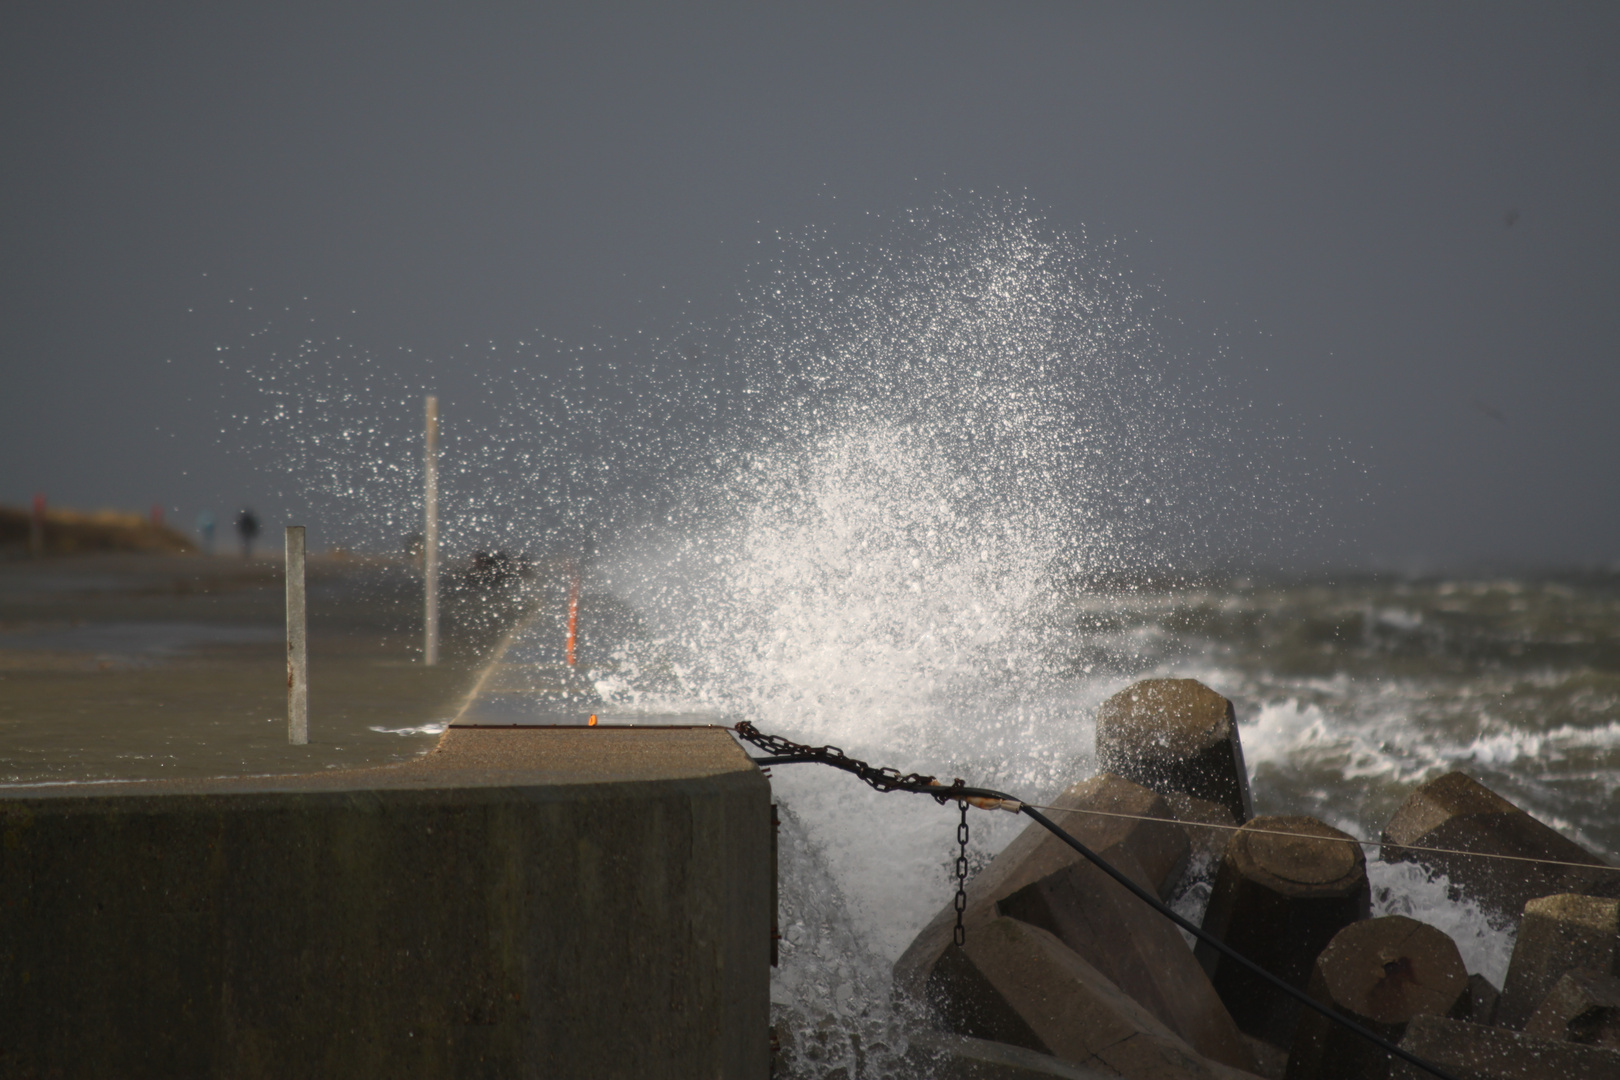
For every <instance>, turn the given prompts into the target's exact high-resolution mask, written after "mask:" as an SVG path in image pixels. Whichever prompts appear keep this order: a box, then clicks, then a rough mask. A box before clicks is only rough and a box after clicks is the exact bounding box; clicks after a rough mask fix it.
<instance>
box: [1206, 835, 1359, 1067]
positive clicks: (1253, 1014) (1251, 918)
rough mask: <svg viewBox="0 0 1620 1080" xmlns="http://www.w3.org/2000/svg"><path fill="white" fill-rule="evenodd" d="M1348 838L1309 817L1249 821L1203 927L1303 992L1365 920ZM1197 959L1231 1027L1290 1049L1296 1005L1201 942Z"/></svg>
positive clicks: (1224, 863) (1220, 876)
mask: <svg viewBox="0 0 1620 1080" xmlns="http://www.w3.org/2000/svg"><path fill="white" fill-rule="evenodd" d="M1277 833H1291V834H1298V835H1291V836H1279V835H1276V834H1277ZM1349 840H1350V837H1348V836H1346V835H1345V834H1344V833H1342V832H1340V831H1339V830H1337V829H1334V828H1330V827H1329V826H1327V825H1324V824H1323V823H1322V822H1320V821H1317V820H1316V819H1315V818H1308V817H1257V818H1253V819H1252V820H1250V821H1249V822H1247V823H1246V824H1245V825H1244V826H1243V828H1241V829H1239V830H1238V831H1237V832H1236V833H1234V834H1233V836H1232V840H1231V843H1230V844H1229V845H1228V846H1227V849H1226V856H1225V858H1223V859H1222V860H1221V868H1220V870H1219V871H1218V872H1217V873H1216V876H1215V887H1214V889H1213V891H1212V892H1211V894H1210V899H1209V907H1208V909H1207V910H1206V911H1205V914H1204V929H1205V930H1207V931H1209V932H1210V933H1211V934H1213V935H1214V936H1216V937H1218V938H1219V939H1220V940H1222V941H1224V942H1225V943H1226V944H1228V945H1230V946H1231V947H1232V948H1234V949H1236V950H1237V951H1238V952H1240V953H1242V954H1243V955H1244V956H1247V957H1248V958H1249V959H1251V960H1253V961H1254V962H1255V963H1257V964H1259V965H1260V966H1261V967H1263V968H1265V969H1266V970H1267V971H1269V972H1271V973H1272V974H1273V975H1275V976H1277V977H1278V978H1280V979H1283V980H1285V981H1287V982H1289V983H1290V984H1292V985H1294V986H1297V987H1299V988H1300V989H1302V990H1303V989H1304V988H1305V986H1306V982H1307V980H1308V978H1309V976H1310V971H1311V965H1312V963H1313V962H1314V961H1315V960H1316V957H1317V955H1318V954H1319V953H1321V951H1322V950H1323V949H1325V948H1326V947H1327V945H1328V942H1329V941H1331V940H1332V939H1333V935H1335V934H1337V933H1338V932H1339V931H1340V930H1342V929H1344V928H1345V927H1346V926H1348V925H1349V924H1351V923H1353V922H1356V921H1357V920H1359V919H1364V918H1366V917H1367V912H1368V908H1369V905H1370V899H1371V894H1370V892H1369V889H1368V886H1367V860H1366V856H1364V855H1363V854H1362V852H1361V848H1360V846H1359V845H1357V844H1355V843H1353V842H1347V841H1349ZM1196 954H1197V956H1198V960H1199V962H1200V963H1202V964H1203V966H1204V970H1205V971H1206V972H1208V973H1209V976H1210V981H1211V982H1212V983H1213V984H1214V985H1215V991H1216V993H1218V994H1220V996H1221V1000H1222V1001H1224V1002H1225V1003H1226V1007H1227V1010H1228V1011H1229V1012H1230V1013H1231V1014H1232V1019H1234V1020H1236V1021H1237V1025H1238V1027H1240V1028H1242V1029H1243V1030H1244V1031H1246V1032H1248V1033H1249V1034H1250V1035H1254V1036H1257V1037H1259V1038H1262V1039H1264V1040H1266V1041H1267V1042H1269V1043H1271V1044H1272V1045H1274V1046H1278V1047H1286V1046H1288V1045H1289V1044H1290V1043H1291V1042H1292V1040H1293V1035H1294V1025H1295V1022H1296V1021H1297V1019H1298V1015H1299V1010H1300V1008H1301V1006H1300V1005H1299V1004H1298V1003H1297V1002H1295V1001H1294V1000H1293V999H1292V998H1290V997H1288V996H1286V995H1284V994H1282V993H1281V992H1279V991H1277V990H1275V989H1274V988H1272V987H1271V986H1270V985H1268V984H1267V983H1266V982H1264V981H1263V980H1261V979H1260V978H1259V977H1257V976H1255V975H1253V974H1251V973H1250V972H1249V971H1247V970H1246V969H1244V968H1242V967H1239V966H1238V965H1237V964H1236V963H1234V962H1232V961H1231V960H1228V959H1227V958H1226V957H1225V956H1223V955H1222V954H1221V953H1219V952H1217V951H1216V950H1215V949H1213V948H1211V947H1210V946H1208V945H1206V944H1204V943H1203V942H1200V943H1199V945H1198V948H1197V950H1196Z"/></svg>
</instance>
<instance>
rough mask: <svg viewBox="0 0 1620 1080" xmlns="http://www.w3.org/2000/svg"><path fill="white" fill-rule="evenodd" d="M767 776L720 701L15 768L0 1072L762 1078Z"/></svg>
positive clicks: (0, 954) (6, 855)
mask: <svg viewBox="0 0 1620 1080" xmlns="http://www.w3.org/2000/svg"><path fill="white" fill-rule="evenodd" d="M769 803H770V792H769V785H768V783H767V781H766V780H765V778H764V777H763V775H762V774H761V773H760V771H759V770H758V769H757V768H755V767H754V765H753V764H752V762H750V761H749V760H748V758H747V755H746V754H745V753H744V752H743V751H742V750H741V749H740V748H739V747H738V746H737V744H736V743H735V742H734V741H733V740H732V738H731V737H730V735H729V734H728V733H727V732H725V731H724V730H722V729H718V728H688V729H674V728H595V729H589V728H587V729H581V728H571V729H534V728H529V729H515V730H512V729H508V730H498V731H497V730H463V729H453V730H451V731H450V732H448V733H447V734H446V735H445V737H444V739H443V741H442V742H441V744H440V745H439V747H438V749H436V750H435V751H434V752H433V753H431V754H429V755H427V756H426V757H423V758H420V759H418V760H416V761H412V762H407V763H404V764H400V765H392V766H385V767H380V768H374V769H365V770H354V771H347V772H339V771H330V772H324V773H316V774H305V775H301V776H280V777H240V778H232V779H226V780H215V781H202V780H177V781H150V782H135V783H122V784H84V785H63V786H58V787H33V788H17V789H10V790H8V791H5V792H4V793H3V797H0V860H3V861H0V868H3V869H0V987H3V997H0V1076H36V1075H40V1076H45V1075H49V1076H63V1077H74V1076H85V1077H89V1076H97V1077H103V1076H121V1077H146V1076H150V1077H160V1076H161V1077H188V1076H197V1077H201V1076H233V1077H261V1076H262V1077H287V1076H343V1077H429V1076H431V1077H441V1076H442V1077H484V1076H488V1077H495V1076H501V1077H507V1076H534V1077H540V1076H581V1077H583V1076H627V1077H629V1076H634V1077H638V1078H639V1077H664V1076H668V1077H676V1076H682V1077H684V1076H722V1077H744V1076H747V1077H764V1076H765V1075H766V1074H767V1072H768V1068H769V1051H768V1045H767V1039H768V1036H767V1025H768V1009H769V1005H768V982H769V953H770V926H771V912H770V910H769V905H770V897H771V873H772V869H771V866H770V807H769Z"/></svg>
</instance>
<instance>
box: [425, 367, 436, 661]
mask: <svg viewBox="0 0 1620 1080" xmlns="http://www.w3.org/2000/svg"><path fill="white" fill-rule="evenodd" d="M426 453H427V456H426V458H425V459H424V461H423V467H422V506H423V509H424V512H425V513H426V515H427V522H426V527H425V528H424V529H423V530H422V536H423V540H422V591H423V597H424V608H423V615H422V626H423V636H424V640H423V643H422V662H423V663H424V664H437V663H438V662H439V399H438V398H437V397H434V396H433V395H432V394H429V395H428V399H427V451H426Z"/></svg>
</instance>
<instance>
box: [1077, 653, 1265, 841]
mask: <svg viewBox="0 0 1620 1080" xmlns="http://www.w3.org/2000/svg"><path fill="white" fill-rule="evenodd" d="M1097 764H1098V767H1099V768H1101V769H1103V770H1105V771H1107V772H1111V773H1116V774H1118V775H1120V776H1123V777H1125V778H1126V779H1129V780H1135V781H1136V782H1137V783H1138V784H1141V785H1142V786H1143V787H1149V788H1152V789H1153V790H1154V791H1158V792H1161V793H1166V794H1168V793H1169V792H1173V791H1184V792H1186V793H1187V794H1189V795H1194V796H1197V797H1198V798H1200V799H1208V800H1209V801H1210V802H1214V803H1219V804H1220V805H1221V806H1223V807H1225V808H1226V809H1227V811H1228V812H1229V813H1231V815H1232V817H1234V818H1235V819H1237V821H1238V822H1239V823H1242V822H1245V821H1247V820H1249V818H1250V817H1251V816H1252V815H1253V813H1254V806H1253V803H1252V801H1251V800H1250V797H1249V773H1248V769H1247V767H1246V766H1245V765H1244V763H1243V744H1242V742H1241V741H1240V740H1239V738H1238V727H1237V714H1236V711H1235V710H1234V709H1233V708H1232V703H1231V702H1230V701H1228V700H1226V698H1224V697H1222V696H1221V695H1219V694H1217V693H1216V692H1215V691H1213V690H1211V689H1210V688H1209V687H1207V686H1205V685H1204V684H1203V683H1201V682H1199V681H1197V680H1196V679H1144V680H1143V681H1142V682H1139V683H1135V684H1134V685H1132V686H1128V687H1126V688H1125V689H1124V690H1121V691H1120V692H1119V693H1117V694H1115V695H1114V696H1113V697H1111V698H1109V699H1108V700H1107V701H1105V702H1103V703H1102V707H1101V708H1099V709H1098V710H1097Z"/></svg>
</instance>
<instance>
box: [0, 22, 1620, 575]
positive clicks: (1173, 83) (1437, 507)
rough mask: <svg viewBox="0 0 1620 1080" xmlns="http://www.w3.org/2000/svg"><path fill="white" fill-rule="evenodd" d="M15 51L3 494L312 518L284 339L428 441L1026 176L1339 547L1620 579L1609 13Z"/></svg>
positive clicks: (710, 28) (332, 39)
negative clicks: (1281, 439)
mask: <svg viewBox="0 0 1620 1080" xmlns="http://www.w3.org/2000/svg"><path fill="white" fill-rule="evenodd" d="M6 20H7V22H6V30H5V33H4V34H3V35H0V87H3V93H4V100H5V101H6V102H7V107H6V109H5V110H4V112H3V115H0V137H3V139H4V144H5V146H6V147H7V152H6V154H5V157H4V160H3V163H0V194H3V199H4V201H3V206H4V210H3V212H0V249H3V250H4V252H5V257H4V260H3V262H0V266H3V272H4V274H5V280H4V288H3V290H0V296H3V299H0V304H3V305H4V308H3V317H0V327H3V331H0V333H3V335H4V336H3V339H0V342H3V352H0V356H3V361H0V363H3V364H4V382H3V383H0V386H3V388H4V393H0V460H4V461H5V463H6V468H5V470H4V471H3V472H0V482H3V483H0V500H4V501H7V502H13V503H15V502H20V501H23V500H25V499H26V498H27V497H28V496H29V495H30V494H31V493H32V492H33V491H34V490H36V489H42V490H45V491H46V492H48V493H49V494H50V495H51V496H52V498H53V499H54V500H55V501H58V502H63V503H76V504H80V505H98V504H118V505H125V506H145V505H148V504H150V503H152V502H153V501H162V502H164V503H165V504H167V505H169V506H170V507H171V508H172V510H171V513H178V514H180V515H181V517H182V519H183V520H189V517H190V515H191V514H193V513H195V511H196V510H197V509H199V508H202V507H204V506H211V507H213V508H214V509H215V511H216V513H223V512H224V511H226V510H229V509H231V508H233V507H234V506H236V505H237V504H238V503H240V502H242V501H244V500H251V501H257V502H260V503H261V504H262V508H263V509H264V510H266V511H267V513H269V514H270V516H273V517H274V516H279V515H280V514H282V513H284V512H292V513H299V514H302V513H305V512H308V510H309V507H308V506H307V505H305V503H304V502H303V501H302V500H303V498H304V497H303V496H302V495H301V494H300V488H299V486H298V484H297V483H290V484H289V483H283V482H282V481H281V480H280V479H278V478H277V477H276V474H275V472H274V470H273V469H272V470H269V471H265V470H260V469H256V468H255V466H256V465H257V464H259V463H260V462H259V461H257V460H256V459H259V458H263V457H265V456H266V455H267V454H268V453H269V451H268V450H266V449H264V448H265V447H266V446H268V444H267V443H266V441H265V440H264V439H263V437H262V434H261V433H260V430H259V429H258V428H256V427H255V425H256V424H257V422H258V421H257V419H256V418H257V417H259V416H262V415H263V414H264V413H265V412H266V401H265V398H264V395H263V394H262V393H261V388H260V386H259V385H258V384H257V383H256V382H255V379H256V378H257V377H258V376H257V375H254V374H250V373H251V372H258V373H260V374H262V371H263V360H264V357H265V355H266V353H267V351H268V349H269V346H268V345H267V344H266V343H267V342H270V341H271V340H272V339H273V340H274V341H275V342H276V343H277V348H282V349H285V347H286V345H287V342H289V341H297V340H300V339H301V338H308V339H309V340H310V341H312V342H314V343H315V344H314V345H312V346H311V348H312V349H313V350H315V351H318V352H320V353H321V355H322V356H323V358H324V359H323V364H325V365H326V367H327V368H330V369H333V370H336V371H337V372H338V374H339V375H344V376H345V377H354V378H359V376H357V375H355V374H354V372H355V371H356V370H358V368H357V367H355V366H354V365H358V364H359V363H360V360H359V358H360V357H362V356H364V357H369V358H370V360H369V361H368V362H369V363H370V364H372V365H374V367H375V368H377V369H385V370H386V371H387V372H388V378H387V379H384V380H382V382H381V383H377V384H375V385H376V386H377V387H378V389H377V390H376V393H377V396H378V400H377V401H376V404H375V407H376V410H377V412H378V413H379V414H380V415H385V416H394V415H395V414H397V422H398V423H399V424H400V425H402V430H403V426H406V425H408V424H409V423H410V422H412V421H413V420H414V416H415V412H416V408H417V406H416V403H415V402H413V401H410V400H408V396H409V395H410V394H412V393H414V392H416V391H417V390H419V389H420V388H422V387H424V386H427V385H433V386H434V387H436V388H437V389H438V390H439V392H440V394H441V396H442V397H443V398H444V400H445V408H446V412H447V417H453V416H455V410H456V408H457V402H458V397H460V398H462V399H464V400H465V401H466V403H467V404H466V405H465V408H466V409H474V408H476V407H478V406H476V405H475V404H474V398H475V396H474V394H473V388H474V386H475V385H477V384H478V381H479V378H480V376H481V375H485V374H488V373H489V372H490V371H492V370H498V369H499V368H501V366H502V365H506V366H508V367H510V366H511V365H513V364H515V363H519V362H521V363H523V364H526V365H531V366H534V367H536V368H543V369H546V370H553V369H556V370H560V369H562V368H564V367H567V366H569V365H570V364H573V363H576V362H579V360H580V359H581V357H586V358H587V359H588V358H589V357H598V358H600V357H602V356H605V355H608V354H609V353H613V352H614V351H615V350H618V352H619V353H621V354H622V357H623V359H624V362H626V363H636V362H639V361H638V360H637V358H638V357H642V358H644V357H645V356H647V355H650V353H649V351H648V350H647V349H645V348H643V347H642V346H641V345H640V344H639V343H638V339H640V340H645V339H646V338H647V337H648V336H651V335H658V336H660V337H661V338H662V339H668V340H675V339H677V338H679V337H680V334H681V332H682V328H683V327H686V326H689V325H692V324H695V323H700V324H705V325H708V324H713V323H715V322H716V321H717V320H723V319H725V318H728V317H730V315H731V314H732V313H733V309H734V308H735V306H736V303H737V301H736V299H735V298H736V294H737V293H738V292H739V290H743V289H745V287H746V286H745V282H746V281H747V280H748V273H749V267H750V266H752V265H754V264H756V263H757V262H758V261H759V260H760V259H762V258H765V259H769V258H772V257H775V254H776V253H777V252H778V251H779V250H781V244H780V242H779V240H778V236H779V235H780V234H782V233H789V234H794V235H797V234H798V233H800V232H801V231H802V230H804V229H806V228H811V227H813V228H818V229H827V230H832V231H833V232H834V233H835V234H836V233H838V232H839V230H844V231H847V232H848V233H849V235H851V236H853V237H859V236H861V235H863V230H866V229H868V227H869V224H870V223H871V222H873V221H874V220H875V219H874V217H873V215H876V216H877V217H878V218H882V217H884V216H892V215H894V214H896V213H898V212H900V211H903V210H905V209H907V208H911V207H918V206H929V205H934V204H935V203H936V202H937V201H938V200H939V199H940V198H942V197H945V198H960V197H968V195H969V193H972V192H985V191H992V192H1000V193H1006V194H1010V195H1012V196H1014V197H1017V198H1026V197H1027V198H1028V199H1029V200H1031V201H1032V202H1033V203H1035V204H1036V205H1038V206H1040V207H1041V208H1042V209H1043V212H1044V214H1045V215H1046V218H1047V220H1048V221H1049V223H1050V224H1051V225H1052V226H1053V227H1054V228H1057V229H1061V230H1066V231H1068V232H1070V233H1073V234H1079V233H1080V232H1082V231H1083V232H1085V233H1086V234H1087V235H1088V236H1089V237H1090V238H1091V240H1092V241H1093V242H1107V241H1114V242H1115V246H1114V251H1115V256H1116V261H1117V262H1119V263H1120V264H1122V265H1125V266H1127V267H1128V268H1129V269H1130V272H1131V273H1132V275H1134V277H1135V278H1136V280H1137V282H1138V283H1139V284H1140V286H1141V287H1142V291H1144V293H1146V294H1148V295H1151V296H1152V297H1153V298H1154V299H1153V307H1154V313H1153V317H1154V319H1155V320H1156V321H1157V323H1158V325H1159V328H1160V329H1159V332H1160V334H1161V335H1162V336H1163V337H1164V339H1165V340H1166V343H1167V350H1168V352H1169V353H1171V354H1174V355H1177V356H1181V357H1184V358H1190V359H1193V360H1196V359H1198V358H1203V359H1206V360H1208V361H1210V362H1211V363H1213V364H1214V365H1215V366H1216V367H1218V368H1219V373H1220V376H1221V378H1220V383H1221V385H1222V386H1223V387H1224V390H1223V392H1224V393H1225V394H1226V395H1227V396H1228V399H1229V400H1228V404H1227V407H1228V408H1229V409H1231V410H1232V411H1234V412H1236V411H1238V410H1240V409H1242V408H1243V406H1245V405H1246V404H1247V403H1252V404H1253V405H1254V409H1252V410H1249V412H1250V413H1252V414H1255V415H1258V416H1259V417H1260V418H1261V421H1262V422H1263V423H1265V424H1271V425H1275V426H1278V427H1280V428H1281V429H1286V430H1287V431H1289V432H1293V433H1294V437H1293V439H1292V441H1291V442H1289V444H1288V445H1289V446H1290V447H1291V448H1292V449H1291V451H1290V452H1291V453H1294V454H1297V455H1298V456H1299V458H1300V463H1299V468H1300V470H1301V471H1304V472H1311V473H1312V474H1313V475H1318V474H1319V475H1320V480H1319V486H1320V490H1319V491H1318V493H1317V501H1318V502H1319V504H1320V505H1321V506H1322V508H1323V510H1322V515H1321V524H1320V527H1319V528H1317V530H1316V532H1315V533H1313V534H1312V535H1313V540H1312V541H1311V542H1312V543H1314V544H1317V545H1318V546H1319V547H1320V551H1321V555H1322V557H1323V558H1328V559H1332V560H1334V561H1345V560H1349V561H1360V562H1381V563H1385V564H1388V563H1397V564H1413V565H1415V564H1428V565H1446V564H1465V563H1472V562H1481V561H1493V560H1494V561H1509V562H1542V563H1545V562H1553V563H1557V562H1569V561H1612V560H1614V559H1615V558H1616V557H1617V556H1620V551H1617V550H1616V540H1615V539H1614V538H1615V537H1616V536H1620V503H1617V501H1616V500H1615V499H1614V498H1613V497H1612V495H1611V494H1610V489H1611V488H1612V486H1613V478H1614V476H1615V474H1616V465H1617V464H1620V435H1617V434H1616V431H1617V429H1620V425H1616V424H1615V423H1614V422H1613V417H1614V416H1615V415H1616V413H1617V412H1620V364H1617V362H1616V361H1617V357H1616V355H1615V353H1616V347H1617V344H1620V304H1617V303H1616V302H1615V298H1616V297H1617V296H1620V262H1617V261H1616V260H1615V259H1614V257H1613V253H1614V252H1615V251H1616V250H1620V203H1617V202H1616V200H1615V199H1614V197H1613V187H1614V178H1615V177H1616V176H1617V175H1620V168H1617V165H1620V153H1617V151H1620V63H1616V56H1617V52H1620V14H1617V13H1616V12H1615V11H1614V10H1612V9H1610V8H1606V7H1602V6H1591V5H1573V6H1549V5H1518V6H1495V7H1490V8H1477V7H1472V6H1466V5H1406V4H1402V5H1383V6H1378V5H1356V6H1353V7H1347V8H1344V9H1342V10H1338V11H1323V10H1320V9H1309V10H1306V9H1296V8H1288V7H1277V6H1264V7H1261V6H1231V5H1223V6H1220V7H1208V6H1203V5H1185V6H1182V5H1160V6H1157V7H1144V6H1141V5H1093V4H1057V3H1025V4H1016V5H1007V4H994V5H992V4H984V5H953V4H937V3H930V4H921V3H917V4H903V3H902V4H887V5H881V6H876V5H861V4H816V5H793V6H788V5H731V6H716V5H708V6H701V7H689V6H684V5H683V6H671V5H650V4H649V5H637V6H613V7H603V6H597V5H593V6H590V7H583V6H579V7H573V6H571V7H564V6H561V5H559V6H556V7H554V8H550V9H546V10H543V11H536V10H533V9H530V8H527V7H520V6H515V5H514V6H488V7H483V8H479V9H476V10H470V9H465V8H461V9H450V8H443V7H438V6H430V5H363V6H362V5H296V4H281V5H273V6H269V7H265V8H261V9H257V10H252V9H246V8H219V7H214V6H204V5H195V6H192V7H190V8H181V7H177V6H174V7H169V8H167V9H165V10H164V11H163V12H161V13H157V14H153V13H150V12H144V11H139V10H132V9H130V8H128V7H127V6H124V5H113V4H78V5H74V4H60V5H45V6H39V7H36V8H34V9H31V10H25V9H19V10H17V11H12V12H9V13H8V15H7V16H6ZM871 227H873V228H876V227H877V226H871ZM204 275H206V276H204ZM519 342H522V343H525V344H523V345H519V344H518V343H519ZM537 342H538V343H543V344H544V347H543V348H536V347H534V346H535V344H536V343H537ZM614 343H618V344H617V345H615V344H614ZM686 348H688V349H689V350H692V353H693V354H692V355H691V356H689V357H688V358H687V359H688V360H689V361H690V362H693V363H699V364H701V362H702V358H701V357H700V356H699V355H698V353H697V350H698V346H695V345H688V346H686ZM581 350H584V351H581ZM592 362H596V361H592ZM345 365H350V366H349V367H347V368H346V367H345ZM1483 403H1490V404H1489V405H1485V404H1483ZM1201 407H1209V406H1208V402H1203V403H1201ZM1504 417H1509V418H1511V422H1510V423H1503V422H1500V421H1501V418H1504ZM239 418H240V419H239ZM463 422H464V423H469V424H474V425H476V423H479V422H483V421H482V419H481V418H480V417H476V416H468V415H466V414H465V413H464V414H463ZM222 429H223V430H222ZM247 432H251V433H247Z"/></svg>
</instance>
